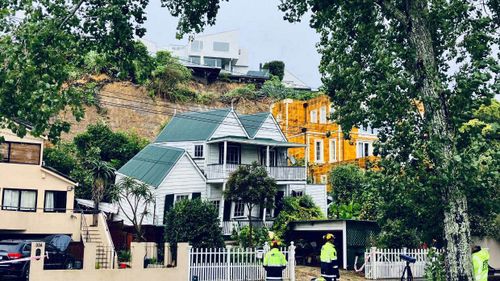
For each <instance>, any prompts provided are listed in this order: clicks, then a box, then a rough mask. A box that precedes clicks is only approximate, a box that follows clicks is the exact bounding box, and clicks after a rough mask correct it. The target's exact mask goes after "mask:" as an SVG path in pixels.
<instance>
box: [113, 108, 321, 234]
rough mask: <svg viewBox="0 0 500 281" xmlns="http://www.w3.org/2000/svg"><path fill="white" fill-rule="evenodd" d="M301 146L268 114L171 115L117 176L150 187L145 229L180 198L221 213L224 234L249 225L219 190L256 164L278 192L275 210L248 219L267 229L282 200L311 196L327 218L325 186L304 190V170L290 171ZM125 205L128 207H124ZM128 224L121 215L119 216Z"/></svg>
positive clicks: (241, 210) (239, 206)
mask: <svg viewBox="0 0 500 281" xmlns="http://www.w3.org/2000/svg"><path fill="white" fill-rule="evenodd" d="M297 147H304V146H303V145H302V144H296V143H290V142H288V141H287V139H286V137H285V136H284V135H283V133H282V131H281V129H280V127H279V126H278V124H277V122H276V120H275V119H274V117H273V116H272V114H270V113H267V112H264V113H257V114H252V115H238V114H237V113H236V112H235V111H234V110H233V109H220V110H213V111H207V112H189V113H183V114H178V115H175V116H174V117H173V118H172V120H171V121H170V123H169V124H168V125H167V126H166V127H165V128H164V129H163V131H162V132H161V133H160V134H159V135H158V137H157V138H156V140H155V142H154V143H152V144H150V145H148V146H146V147H145V148H144V149H143V150H142V151H140V152H139V153H138V154H137V155H136V156H134V157H133V158H132V159H131V160H130V161H129V162H127V163H126V164H125V165H124V166H123V167H121V168H120V169H119V170H118V171H117V177H116V181H120V180H121V179H122V178H123V177H124V176H128V177H133V178H135V179H137V180H139V181H141V182H144V183H146V184H148V185H149V186H150V188H151V190H152V191H153V193H154V196H155V203H154V204H152V205H151V206H150V207H149V208H150V210H149V213H150V214H151V215H149V216H148V217H147V218H146V219H145V220H144V223H143V224H145V225H155V226H162V225H163V224H164V214H165V212H166V211H168V210H169V209H170V208H172V206H173V205H174V204H175V203H176V202H178V201H179V200H182V199H194V198H202V199H204V200H208V201H211V202H213V204H214V205H215V206H217V208H218V209H219V217H220V220H221V226H222V228H223V233H224V234H226V235H228V234H231V231H232V229H233V227H234V226H235V225H237V224H239V225H245V223H246V224H248V221H247V216H248V210H247V209H246V208H245V206H244V205H243V204H242V203H241V202H231V201H228V200H224V197H223V190H225V188H226V182H227V180H228V178H229V176H230V174H231V172H233V171H235V170H236V169H237V168H238V166H240V165H249V164H251V163H253V162H258V163H260V164H261V165H263V166H265V167H266V169H267V171H268V174H269V175H270V176H271V177H273V178H274V179H275V180H276V182H277V184H278V186H279V192H278V194H277V195H276V198H275V199H276V208H275V209H274V210H265V209H264V208H255V209H254V210H253V213H252V214H251V215H252V217H255V220H257V221H260V223H261V224H262V223H265V224H266V225H267V226H270V224H272V219H273V218H274V217H276V216H277V215H278V213H279V211H280V209H281V202H282V199H283V197H285V196H290V195H294V196H300V195H303V194H308V195H310V196H311V197H312V198H313V199H314V201H315V202H316V204H317V205H318V206H320V207H321V209H322V210H323V212H325V213H326V208H327V202H326V186H325V185H308V184H307V182H306V178H307V177H306V168H305V166H290V165H289V162H290V159H289V158H288V153H287V151H288V149H289V148H297ZM124 205H126V204H124ZM117 217H118V218H119V219H123V221H124V223H125V224H130V222H129V221H128V220H127V219H126V217H125V216H124V215H123V214H122V215H120V213H119V214H118V216H117Z"/></svg>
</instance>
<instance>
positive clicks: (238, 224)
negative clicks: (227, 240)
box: [221, 220, 274, 235]
mask: <svg viewBox="0 0 500 281" xmlns="http://www.w3.org/2000/svg"><path fill="white" fill-rule="evenodd" d="M273 223H274V221H272V220H268V221H262V220H252V226H253V227H255V228H261V227H264V226H265V227H266V228H268V229H270V228H271V227H272V226H273ZM248 225H250V222H249V221H248V220H231V221H223V222H222V224H221V228H222V235H231V234H232V233H233V230H238V229H240V228H242V227H245V226H248Z"/></svg>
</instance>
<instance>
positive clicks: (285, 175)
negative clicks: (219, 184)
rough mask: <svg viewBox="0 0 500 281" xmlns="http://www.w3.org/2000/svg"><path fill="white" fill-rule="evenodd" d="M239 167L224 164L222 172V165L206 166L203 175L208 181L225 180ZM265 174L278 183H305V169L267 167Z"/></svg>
mask: <svg viewBox="0 0 500 281" xmlns="http://www.w3.org/2000/svg"><path fill="white" fill-rule="evenodd" d="M239 166H241V165H238V164H226V169H225V170H224V165H222V164H208V165H207V167H206V169H205V175H206V176H207V179H208V180H218V179H227V178H228V177H229V176H230V175H231V173H232V172H234V171H236V169H238V167H239ZM266 169H267V173H268V174H269V176H270V177H272V178H274V179H275V180H279V181H305V180H306V168H305V167H290V166H280V167H267V168H266Z"/></svg>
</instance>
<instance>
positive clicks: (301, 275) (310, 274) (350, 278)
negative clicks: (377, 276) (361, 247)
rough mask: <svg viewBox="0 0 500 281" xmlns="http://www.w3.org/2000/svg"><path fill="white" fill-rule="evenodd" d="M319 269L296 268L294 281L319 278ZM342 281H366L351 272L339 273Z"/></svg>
mask: <svg viewBox="0 0 500 281" xmlns="http://www.w3.org/2000/svg"><path fill="white" fill-rule="evenodd" d="M320 275H321V274H320V270H319V267H311V266H300V265H299V266H297V267H296V269H295V280H297V281H310V280H311V279H314V278H318V277H320ZM340 277H341V279H340V280H342V281H362V280H366V279H365V278H364V277H363V276H362V275H359V274H356V273H354V272H352V271H345V270H341V271H340Z"/></svg>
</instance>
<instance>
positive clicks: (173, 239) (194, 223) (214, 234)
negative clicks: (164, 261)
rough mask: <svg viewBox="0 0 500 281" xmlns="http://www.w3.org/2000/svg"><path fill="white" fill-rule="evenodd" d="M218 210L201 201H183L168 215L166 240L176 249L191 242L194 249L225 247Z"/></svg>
mask: <svg viewBox="0 0 500 281" xmlns="http://www.w3.org/2000/svg"><path fill="white" fill-rule="evenodd" d="M218 216H219V214H218V210H217V209H216V208H215V207H214V205H213V204H211V203H210V202H205V201H202V200H200V199H195V200H183V201H180V202H177V203H176V204H175V206H174V207H173V208H172V209H171V210H170V211H168V212H167V213H166V220H165V221H166V223H165V240H166V241H167V242H169V243H170V244H171V245H172V246H173V247H174V253H175V246H176V245H177V243H179V242H189V243H190V244H191V245H192V246H193V247H200V248H218V247H223V246H224V240H223V239H222V233H221V230H220V227H219V219H218Z"/></svg>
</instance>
